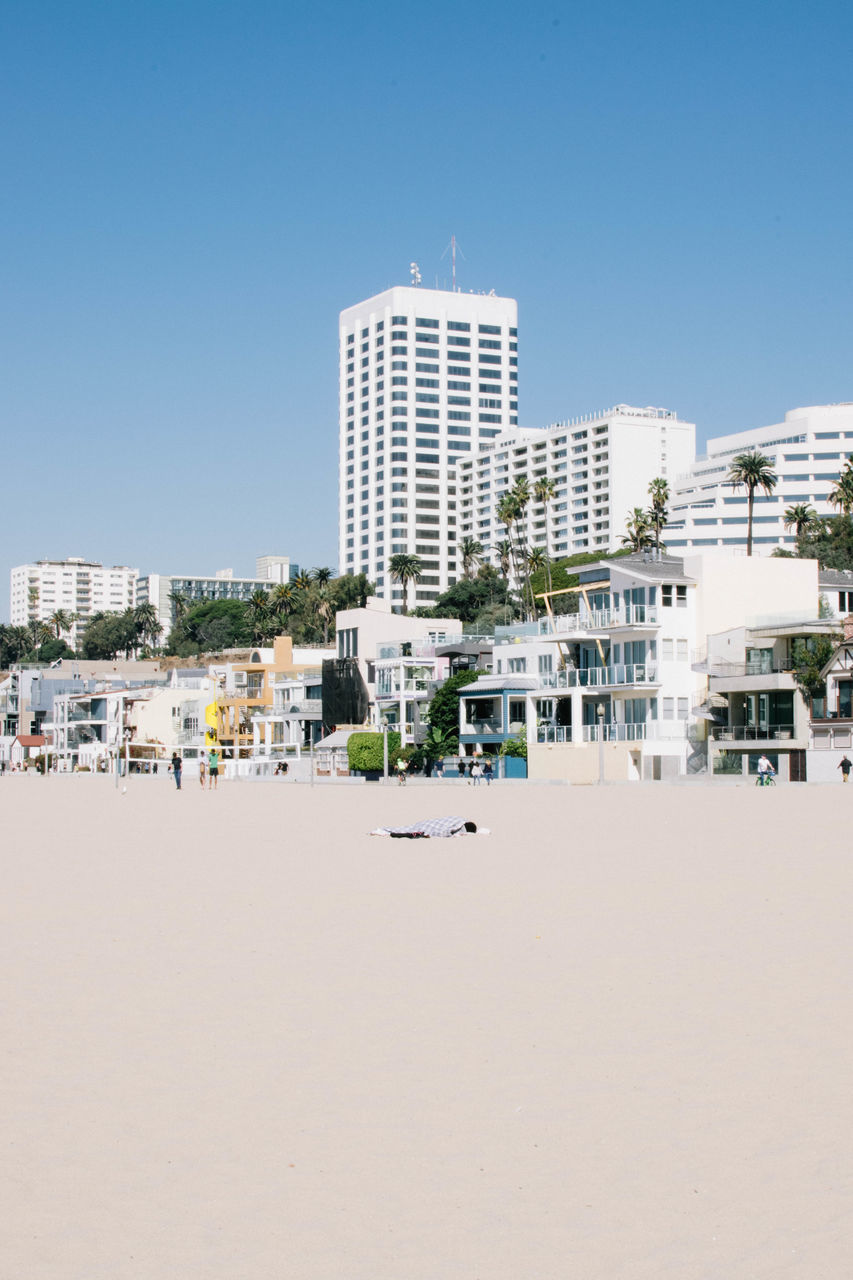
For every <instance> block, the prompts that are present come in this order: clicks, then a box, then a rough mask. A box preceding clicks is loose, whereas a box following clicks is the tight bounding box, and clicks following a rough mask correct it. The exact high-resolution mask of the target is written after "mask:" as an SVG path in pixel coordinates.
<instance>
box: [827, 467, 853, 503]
mask: <svg viewBox="0 0 853 1280" xmlns="http://www.w3.org/2000/svg"><path fill="white" fill-rule="evenodd" d="M829 501H830V502H831V503H832V505H833V506H834V507H840V508H841V510H842V512H843V513H844V515H846V516H849V515H850V512H851V511H853V458H848V459H847V462H846V463H845V464H844V470H843V471H842V472H841V474H840V475H839V477H838V479H837V481H836V482H835V488H834V489H833V490H832V492H831V493H830V495H829Z"/></svg>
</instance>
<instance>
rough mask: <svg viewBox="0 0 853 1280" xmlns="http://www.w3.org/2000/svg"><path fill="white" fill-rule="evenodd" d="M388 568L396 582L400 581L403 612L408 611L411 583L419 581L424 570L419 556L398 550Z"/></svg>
mask: <svg viewBox="0 0 853 1280" xmlns="http://www.w3.org/2000/svg"><path fill="white" fill-rule="evenodd" d="M388 568H389V570H390V573H391V577H392V578H393V579H394V581H395V582H399V583H400V585H401V587H402V588H403V613H408V612H409V608H408V602H407V597H408V591H409V583H410V582H417V580H418V578H419V577H420V576H421V573H422V572H423V570H422V569H421V562H420V558H419V557H418V556H412V555H409V554H408V553H407V552H405V551H398V552H397V554H396V555H393V556H392V557H391V559H390V560H389V562H388Z"/></svg>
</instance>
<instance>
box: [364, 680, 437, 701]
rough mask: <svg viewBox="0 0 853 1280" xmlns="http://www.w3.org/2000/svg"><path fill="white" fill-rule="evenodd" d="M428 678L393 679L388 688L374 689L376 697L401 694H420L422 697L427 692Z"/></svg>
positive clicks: (395, 696) (393, 696) (398, 695)
mask: <svg viewBox="0 0 853 1280" xmlns="http://www.w3.org/2000/svg"><path fill="white" fill-rule="evenodd" d="M429 685H430V682H429V680H402V681H399V680H397V681H395V682H394V684H392V685H391V687H390V688H389V689H385V688H382V689H379V688H377V690H376V696H377V698H399V697H400V696H401V695H402V694H422V695H423V696H424V697H426V695H427V694H428V693H429Z"/></svg>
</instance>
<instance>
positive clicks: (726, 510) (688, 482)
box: [664, 404, 853, 555]
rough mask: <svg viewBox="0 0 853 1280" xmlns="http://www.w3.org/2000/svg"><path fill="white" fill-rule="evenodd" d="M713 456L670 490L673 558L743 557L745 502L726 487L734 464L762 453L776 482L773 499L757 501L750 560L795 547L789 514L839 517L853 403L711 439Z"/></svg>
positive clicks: (851, 449)
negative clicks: (731, 553)
mask: <svg viewBox="0 0 853 1280" xmlns="http://www.w3.org/2000/svg"><path fill="white" fill-rule="evenodd" d="M707 449H708V452H707V454H705V455H704V456H703V457H701V458H697V459H696V461H695V463H694V464H693V465H692V466H691V467H690V469H689V471H688V472H687V473H686V474H684V475H681V476H679V477H678V479H677V480H676V482H675V483H674V484H672V485H670V490H671V499H670V505H669V514H670V522H669V524H668V525H667V527H666V531H665V533H664V539H665V541H666V545H667V548H668V549H669V550H670V551H672V552H674V553H675V554H681V553H682V552H683V551H685V550H689V549H691V548H696V549H697V550H700V549H704V548H706V547H728V548H742V549H743V550H744V551H745V550H746V535H747V498H746V491H745V490H744V489H743V488H733V487H732V485H731V484H730V483H728V474H729V469H730V467H731V464H732V459H733V458H734V457H735V456H736V455H737V454H739V453H746V452H747V451H749V450H753V449H755V450H758V451H759V452H761V453H763V454H765V455H766V456H767V457H768V458H770V460H771V462H772V464H773V469H774V471H775V472H776V474H777V476H778V477H779V482H778V484H777V485H776V488H775V489H774V490H773V492H772V494H769V495H768V494H764V493H763V492H762V491H761V490H760V489H759V490H758V491H757V492H756V495H755V510H754V516H753V554H755V555H770V554H772V552H773V549H774V548H775V547H779V546H787V547H792V546H793V545H794V544H795V543H796V534H795V532H794V530H793V529H785V527H784V521H785V514H784V513H785V510H786V509H787V508H788V507H790V506H792V505H796V504H808V505H809V506H811V507H813V508H814V510H815V511H816V512H817V514H818V515H819V516H832V515H837V514H838V509H837V508H835V507H833V506H832V505H831V504H830V502H829V493H830V492H831V490H832V488H833V487H834V485H835V483H836V481H837V480H838V476H839V474H840V472H841V470H842V468H843V467H844V464H845V462H846V461H847V458H848V457H849V456H850V454H851V453H853V404H829V405H815V406H812V407H810V408H805V409H792V410H791V411H790V412H789V413H786V414H785V421H784V422H783V423H777V424H775V425H774V426H769V427H756V428H753V429H752V430H749V431H739V432H736V433H735V434H733V435H728V436H718V437H716V438H715V439H712V440H709V441H708V445H707Z"/></svg>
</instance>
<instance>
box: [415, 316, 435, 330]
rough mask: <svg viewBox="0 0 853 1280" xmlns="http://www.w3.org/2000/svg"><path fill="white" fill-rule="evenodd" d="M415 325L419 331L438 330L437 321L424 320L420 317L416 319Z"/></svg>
mask: <svg viewBox="0 0 853 1280" xmlns="http://www.w3.org/2000/svg"><path fill="white" fill-rule="evenodd" d="M415 324H416V325H417V326H418V328H419V329H437V328H438V321H437V320H422V319H421V317H420V316H416V317H415Z"/></svg>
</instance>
